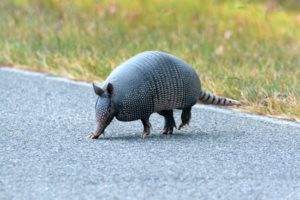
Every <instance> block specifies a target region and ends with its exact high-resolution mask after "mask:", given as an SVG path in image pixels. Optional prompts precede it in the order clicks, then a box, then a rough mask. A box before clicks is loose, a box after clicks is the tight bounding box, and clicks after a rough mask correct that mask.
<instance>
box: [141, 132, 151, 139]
mask: <svg viewBox="0 0 300 200" xmlns="http://www.w3.org/2000/svg"><path fill="white" fill-rule="evenodd" d="M147 135H149V133H148V132H143V133H142V135H141V138H142V139H145V137H146V136H147Z"/></svg>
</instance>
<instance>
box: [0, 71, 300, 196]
mask: <svg viewBox="0 0 300 200" xmlns="http://www.w3.org/2000/svg"><path fill="white" fill-rule="evenodd" d="M95 100H96V96H95V95H94V93H93V90H92V87H91V86H90V84H85V83H81V82H75V81H68V80H65V79H62V78H57V77H53V76H50V75H45V74H40V73H29V72H25V71H19V70H14V69H6V68H2V69H1V68H0V199H1V200H5V199H147V200H151V199H172V200H173V199H230V200H234V199H238V200H241V199H276V200H277V199H290V200H297V199H300V124H299V123H295V122H289V121H284V120H276V119H272V118H267V117H260V116H255V115H249V114H244V113H240V112H237V111H233V110H229V109H221V108H216V107H212V106H196V107H195V108H194V109H193V111H192V121H191V123H190V126H189V127H187V128H185V129H184V130H180V131H178V130H176V131H175V134H174V135H172V136H164V135H160V134H159V132H160V129H161V128H162V125H163V118H162V117H161V116H158V115H155V114H154V115H153V116H152V118H151V123H152V127H153V128H152V134H151V136H150V137H148V138H146V139H144V140H142V139H140V138H139V135H140V133H141V131H142V124H141V123H140V122H126V123H125V122H118V121H117V120H114V121H113V122H112V124H111V125H110V126H109V127H108V128H107V130H106V137H105V138H104V139H99V140H90V139H87V138H86V136H87V135H88V134H89V133H90V132H91V131H93V129H94V126H95V124H94V105H95ZM175 115H176V121H177V124H179V118H180V112H175Z"/></svg>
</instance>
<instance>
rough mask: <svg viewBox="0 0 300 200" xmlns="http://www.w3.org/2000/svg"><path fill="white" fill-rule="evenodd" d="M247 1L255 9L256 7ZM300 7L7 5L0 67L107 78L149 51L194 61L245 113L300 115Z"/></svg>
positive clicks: (128, 1) (210, 0)
mask: <svg viewBox="0 0 300 200" xmlns="http://www.w3.org/2000/svg"><path fill="white" fill-rule="evenodd" d="M250 2H251V3H250ZM296 8H299V4H298V3H297V1H286V3H285V4H284V5H282V4H278V3H277V4H276V3H275V4H274V3H265V2H264V1H234V0H232V1H229V0H228V1H226V0H224V1H217V0H202V1H201V3H198V1H194V0H186V1H175V0H164V1H163V0H151V1H150V0H143V1H137V0H122V1H108V0H104V1H103V0H102V1H100V0H99V1H97V0H86V1H80V0H73V1H67V0H48V1H38V0H31V1H30V0H3V1H1V2H0V30H1V31H0V64H2V65H8V64H9V65H13V66H15V67H20V68H27V69H32V70H38V71H47V72H51V73H53V74H56V75H60V76H65V77H68V78H73V79H80V80H87V81H99V82H100V81H103V80H105V78H106V77H107V76H108V75H109V73H110V72H111V71H112V70H113V69H114V68H115V67H116V66H117V65H118V64H120V63H121V62H123V61H124V60H126V59H127V58H129V57H131V56H133V55H135V54H137V53H139V52H141V51H145V50H152V49H156V50H157V49H158V50H162V51H166V52H169V53H172V54H174V55H176V56H178V57H180V58H182V59H184V60H186V61H187V62H188V63H190V64H191V65H192V66H193V67H194V69H195V70H196V71H197V73H198V74H199V76H200V78H201V80H202V85H203V87H205V88H206V89H207V90H210V91H212V92H214V93H216V94H218V95H223V96H227V97H230V98H234V99H237V100H240V101H241V102H242V104H243V106H242V107H241V109H243V110H247V111H250V112H255V113H258V114H267V115H277V116H283V117H285V118H289V119H300V101H299V100H300V87H299V86H300V56H299V52H300V15H299V14H300V13H299V12H298V13H297V9H296Z"/></svg>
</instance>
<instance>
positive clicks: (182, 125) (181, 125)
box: [178, 123, 186, 130]
mask: <svg viewBox="0 0 300 200" xmlns="http://www.w3.org/2000/svg"><path fill="white" fill-rule="evenodd" d="M185 125H186V124H183V123H181V124H180V126H179V127H178V130H180V129H181V128H183V127H185Z"/></svg>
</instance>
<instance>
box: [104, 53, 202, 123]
mask: <svg viewBox="0 0 300 200" xmlns="http://www.w3.org/2000/svg"><path fill="white" fill-rule="evenodd" d="M108 83H111V84H112V85H113V86H114V95H113V96H112V102H113V104H114V105H115V109H116V112H117V115H116V118H117V119H118V120H121V121H133V120H137V119H142V118H145V117H149V116H150V115H151V114H152V113H154V112H159V111H162V110H172V109H175V108H178V109H182V108H185V107H190V106H192V105H194V104H195V103H196V102H197V100H198V99H199V95H201V85H200V80H199V77H198V76H197V74H196V72H195V71H194V70H193V69H192V67H191V66H190V65H189V64H187V63H186V62H184V61H183V60H181V59H178V58H176V57H175V56H172V55H170V54H167V53H163V52H159V51H147V52H142V53H140V54H137V55H136V56H134V57H132V58H130V59H129V60H127V61H125V62H124V63H122V64H121V65H119V66H118V67H117V68H116V69H115V70H114V71H113V72H112V73H111V74H110V75H109V77H108V78H107V79H106V81H105V83H104V87H105V86H106V85H107V84H108Z"/></svg>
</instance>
